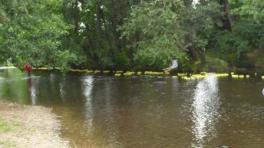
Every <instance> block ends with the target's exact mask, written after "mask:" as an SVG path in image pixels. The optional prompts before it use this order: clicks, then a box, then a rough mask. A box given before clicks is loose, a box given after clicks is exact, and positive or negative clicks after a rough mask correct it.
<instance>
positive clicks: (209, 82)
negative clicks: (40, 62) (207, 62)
mask: <svg viewBox="0 0 264 148" xmlns="http://www.w3.org/2000/svg"><path fill="white" fill-rule="evenodd" d="M263 87H264V81H261V80H260V81H257V80H250V79H244V80H234V79H228V78H217V77H215V76H214V75H213V74H212V75H209V76H208V77H206V78H204V79H201V80H190V81H184V80H179V79H177V78H172V77H151V76H139V77H135V76H134V77H133V76H132V77H112V76H94V75H84V74H61V73H50V72H41V73H33V74H32V76H31V77H27V76H26V75H25V74H23V73H21V72H19V71H18V70H16V69H8V70H0V98H1V99H5V100H9V101H12V102H17V103H20V104H29V105H40V106H45V107H50V108H52V109H53V112H54V113H55V114H57V115H58V116H59V119H60V121H61V123H62V130H61V135H62V137H63V138H65V139H67V140H69V141H70V143H71V145H72V146H73V147H99V148H101V147H107V148H108V147H109V148H119V147H120V148H134V147H137V148H146V147H151V148H163V147H166V148H175V147H177V148H178V147H179V148H181V147H182V148H187V147H194V148H204V147H223V148H228V147H229V148H234V147H239V148H244V147H245V148H248V147H250V148H251V147H252V148H262V147H264V140H263V139H264V126H263V125H264V96H263V95H262V94H261V91H262V88H263Z"/></svg>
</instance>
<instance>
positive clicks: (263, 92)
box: [262, 88, 264, 96]
mask: <svg viewBox="0 0 264 148" xmlns="http://www.w3.org/2000/svg"><path fill="white" fill-rule="evenodd" d="M262 95H263V96H264V88H263V89H262Z"/></svg>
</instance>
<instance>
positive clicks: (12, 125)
mask: <svg viewBox="0 0 264 148" xmlns="http://www.w3.org/2000/svg"><path fill="white" fill-rule="evenodd" d="M59 130H60V123H59V121H58V119H57V117H56V115H54V114H53V113H52V112H51V109H48V108H45V107H40V106H21V105H16V104H13V103H6V102H1V101H0V148H10V147H15V148H68V147H69V143H68V142H67V141H65V140H63V139H62V138H61V137H60V135H59Z"/></svg>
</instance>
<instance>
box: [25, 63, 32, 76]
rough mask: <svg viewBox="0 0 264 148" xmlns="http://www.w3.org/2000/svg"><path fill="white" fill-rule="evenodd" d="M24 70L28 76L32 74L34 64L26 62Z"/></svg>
mask: <svg viewBox="0 0 264 148" xmlns="http://www.w3.org/2000/svg"><path fill="white" fill-rule="evenodd" d="M24 71H25V72H26V73H27V74H28V76H30V75H31V71H32V66H31V65H30V64H28V63H27V64H25V65H24Z"/></svg>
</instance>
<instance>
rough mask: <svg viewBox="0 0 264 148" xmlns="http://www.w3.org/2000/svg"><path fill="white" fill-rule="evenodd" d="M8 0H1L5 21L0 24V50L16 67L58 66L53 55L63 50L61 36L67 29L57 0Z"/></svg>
mask: <svg viewBox="0 0 264 148" xmlns="http://www.w3.org/2000/svg"><path fill="white" fill-rule="evenodd" d="M11 1H12V3H11ZM11 1H10V3H8V2H7V3H3V5H4V6H6V7H5V12H6V13H7V16H8V18H9V20H8V21H6V22H4V23H3V25H2V27H1V36H2V37H3V38H2V44H1V45H0V51H1V53H3V55H5V57H6V58H10V59H11V61H12V62H13V63H14V64H15V65H17V66H19V67H22V66H23V65H24V64H25V63H31V64H32V65H33V66H35V67H40V66H59V65H56V60H57V57H56V56H57V55H56V54H57V52H63V51H64V49H61V48H60V47H61V46H62V45H61V44H62V42H61V38H62V37H63V36H65V35H67V33H68V31H67V30H68V29H69V26H68V25H67V24H66V23H65V22H64V21H63V16H62V14H61V12H60V9H61V5H60V3H61V1H57V0H48V1H41V0H39V1H36V0H34V1H31V0H27V1H23V2H21V1H17V0H11ZM65 62H66V63H67V61H65Z"/></svg>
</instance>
